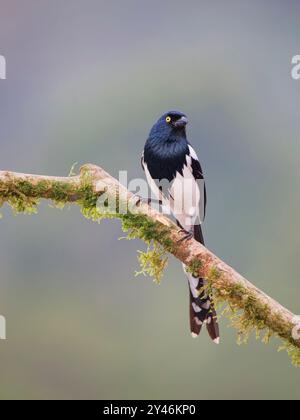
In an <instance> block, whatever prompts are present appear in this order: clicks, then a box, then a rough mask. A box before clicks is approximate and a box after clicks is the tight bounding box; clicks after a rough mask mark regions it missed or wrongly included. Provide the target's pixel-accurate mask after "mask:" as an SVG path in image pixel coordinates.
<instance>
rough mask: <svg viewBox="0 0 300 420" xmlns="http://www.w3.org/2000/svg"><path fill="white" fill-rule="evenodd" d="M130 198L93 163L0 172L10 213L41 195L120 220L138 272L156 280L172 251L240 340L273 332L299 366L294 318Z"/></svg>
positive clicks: (2, 199)
mask: <svg viewBox="0 0 300 420" xmlns="http://www.w3.org/2000/svg"><path fill="white" fill-rule="evenodd" d="M72 172H73V171H72ZM135 198H136V197H134V196H133V194H131V193H130V192H129V191H128V190H127V189H126V188H125V187H123V186H122V185H121V184H119V182H118V181H117V180H116V179H114V178H113V177H111V176H110V175H109V174H107V173H106V172H105V171H104V170H103V169H102V168H100V167H98V166H95V165H84V166H83V167H82V168H81V170H80V173H79V174H78V175H73V174H72V176H69V177H53V176H42V175H30V174H20V173H15V172H8V171H0V207H1V206H2V205H3V204H4V203H8V205H9V206H10V207H11V208H12V209H13V211H14V213H27V214H32V213H36V211H37V207H38V204H39V202H40V200H41V199H46V200H51V201H52V202H53V203H54V205H55V206H57V207H60V208H62V207H64V206H65V205H66V204H67V203H74V204H77V205H78V206H79V207H80V210H81V212H82V214H83V215H84V216H85V217H87V218H89V219H92V220H93V221H97V222H99V221H100V220H102V219H103V218H118V219H120V220H121V224H122V229H123V230H124V231H125V232H126V233H127V238H128V239H135V238H138V239H141V240H143V241H144V242H145V243H146V244H147V250H146V252H141V251H139V261H140V264H141V271H140V272H138V273H137V274H140V273H142V274H147V275H150V276H152V277H154V279H155V280H156V281H157V282H159V281H160V280H161V277H162V274H163V271H164V269H165V268H166V266H167V255H168V253H171V254H173V255H174V256H175V257H176V258H177V259H178V260H180V261H181V262H183V263H184V264H185V265H186V266H187V270H188V271H189V272H191V273H192V274H193V275H194V276H201V277H202V278H205V279H206V284H205V286H204V287H205V289H206V292H207V293H208V294H211V295H213V297H214V300H215V302H216V304H217V306H218V307H219V310H220V311H221V314H223V315H225V316H227V317H229V318H230V322H231V325H232V326H233V327H235V328H237V330H238V337H239V342H246V341H247V340H248V337H249V334H250V333H251V332H252V331H254V332H255V333H256V336H257V337H261V338H262V340H263V342H265V343H267V342H269V341H270V338H271V337H272V336H275V337H279V338H280V339H281V340H282V341H283V346H282V348H284V349H285V350H287V352H288V354H289V355H290V357H291V359H292V363H293V364H294V365H296V366H300V339H298V338H297V337H294V336H293V333H292V331H293V330H294V328H295V326H297V321H295V319H297V318H296V316H295V315H294V314H292V313H291V312H290V311H288V310H287V309H286V308H284V307H283V306H281V305H280V304H279V303H278V302H276V301H275V300H273V299H272V298H270V297H269V296H267V295H266V294H265V293H263V292H262V291H261V290H259V289H258V288H256V287H255V286H254V285H253V284H251V283H250V282H249V281H247V280H246V279H245V278H244V277H242V276H241V275H240V274H238V273H237V272H236V271H235V270H234V269H233V268H232V267H230V266H228V265H227V264H226V263H224V262H223V261H222V260H221V259H219V258H218V257H217V256H215V255H214V254H213V253H212V252H211V251H209V250H208V249H207V248H205V247H204V246H203V245H201V244H199V243H198V242H196V241H195V240H194V239H188V240H185V241H183V240H182V239H183V237H184V233H183V232H182V231H180V230H179V229H178V227H177V226H176V225H175V224H174V223H173V222H172V221H171V220H170V219H169V218H167V217H165V216H163V215H162V214H160V213H158V212H157V211H155V210H154V209H153V208H151V207H149V206H148V205H147V204H146V203H144V202H141V201H139V200H138V201H136V200H135V202H134V205H132V203H133V201H134V199H135ZM110 199H112V202H113V203H115V206H114V208H111V206H110ZM99 202H101V205H99ZM120 209H122V210H124V209H125V210H126V211H120ZM224 305H226V306H225V307H224ZM221 308H222V310H221ZM298 323H299V321H298Z"/></svg>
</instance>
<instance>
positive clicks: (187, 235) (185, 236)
mask: <svg viewBox="0 0 300 420" xmlns="http://www.w3.org/2000/svg"><path fill="white" fill-rule="evenodd" d="M179 232H180V233H184V234H185V235H184V236H183V237H182V238H180V239H179V240H178V241H177V243H180V242H183V241H188V240H189V239H192V238H193V237H194V236H193V234H192V233H191V232H188V231H187V230H185V229H180V231H179Z"/></svg>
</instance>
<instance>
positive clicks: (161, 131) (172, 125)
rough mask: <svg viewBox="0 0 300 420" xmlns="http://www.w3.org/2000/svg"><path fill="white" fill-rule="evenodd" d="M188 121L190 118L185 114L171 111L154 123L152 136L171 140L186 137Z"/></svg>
mask: <svg viewBox="0 0 300 420" xmlns="http://www.w3.org/2000/svg"><path fill="white" fill-rule="evenodd" d="M187 123H188V119H187V117H186V115H185V114H183V113H182V112H179V111H169V112H167V113H165V114H164V115H163V116H162V117H160V118H159V119H158V121H157V122H156V123H155V124H154V126H153V127H152V129H151V132H150V137H152V138H153V137H156V138H157V139H162V140H170V141H172V140H173V141H174V140H176V139H179V138H186V132H185V128H186V125H187Z"/></svg>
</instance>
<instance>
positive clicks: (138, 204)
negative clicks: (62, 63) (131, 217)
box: [133, 194, 152, 206]
mask: <svg viewBox="0 0 300 420" xmlns="http://www.w3.org/2000/svg"><path fill="white" fill-rule="evenodd" d="M133 199H135V200H136V201H135V205H136V206H140V205H141V204H142V203H146V204H148V206H150V204H151V201H152V200H151V198H147V199H145V198H142V197H141V196H140V195H138V194H134V196H133Z"/></svg>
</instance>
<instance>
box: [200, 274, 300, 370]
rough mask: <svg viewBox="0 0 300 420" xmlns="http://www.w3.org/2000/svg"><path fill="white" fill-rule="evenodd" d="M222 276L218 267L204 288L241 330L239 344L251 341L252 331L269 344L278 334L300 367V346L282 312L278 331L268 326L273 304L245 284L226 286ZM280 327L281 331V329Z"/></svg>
mask: <svg viewBox="0 0 300 420" xmlns="http://www.w3.org/2000/svg"><path fill="white" fill-rule="evenodd" d="M221 278H222V274H221V272H220V271H219V270H218V269H216V268H214V269H213V270H211V272H210V275H209V276H208V279H207V283H206V285H205V286H204V288H203V289H204V290H205V291H206V293H207V294H211V295H212V296H213V299H214V302H215V306H216V308H217V310H218V311H219V316H220V317H226V318H228V319H229V321H230V327H233V328H235V329H237V331H238V337H237V342H238V344H245V343H247V342H248V341H249V338H250V336H251V335H252V334H254V335H255V337H256V339H258V340H261V341H262V342H263V343H265V344H268V343H269V342H270V340H271V338H272V337H277V338H279V339H280V340H282V342H283V346H282V347H281V350H282V349H285V350H286V351H287V352H288V354H289V356H290V358H291V360H292V363H293V365H295V366H297V367H300V349H299V347H297V346H296V345H295V343H294V341H293V338H292V336H291V333H290V334H287V333H286V331H287V330H289V327H288V328H287V325H286V323H285V321H284V320H283V319H281V318H280V315H278V318H277V319H276V322H277V332H275V331H273V330H271V329H270V327H269V325H268V319H269V317H270V308H269V306H268V305H267V304H262V303H261V301H260V300H258V299H257V297H256V295H255V294H254V293H252V292H251V291H249V289H246V287H244V286H243V285H242V284H235V285H228V284H226V286H224V285H223V286H222V284H223V283H222V282H221V281H220V280H221ZM218 281H219V282H218ZM278 327H279V330H281V331H280V332H279V331H278Z"/></svg>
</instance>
